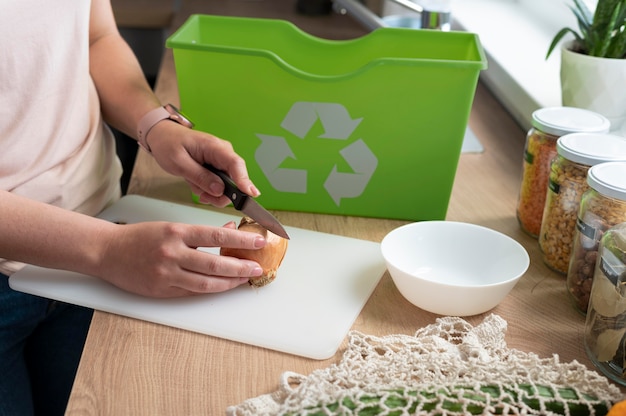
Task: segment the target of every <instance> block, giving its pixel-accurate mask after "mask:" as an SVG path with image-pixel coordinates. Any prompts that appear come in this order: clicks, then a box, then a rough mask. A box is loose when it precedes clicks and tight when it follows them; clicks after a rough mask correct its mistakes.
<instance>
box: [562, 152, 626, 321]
mask: <svg viewBox="0 0 626 416" xmlns="http://www.w3.org/2000/svg"><path fill="white" fill-rule="evenodd" d="M587 183H588V184H589V189H588V190H587V191H586V192H585V193H584V194H583V196H582V199H581V201H580V208H579V210H578V218H577V220H576V231H575V233H574V243H573V246H572V253H571V256H570V263H569V268H568V270H567V289H568V291H569V293H570V295H571V296H572V299H573V301H574V305H575V306H576V308H577V309H578V310H579V311H580V312H581V313H583V314H585V313H587V307H588V305H589V296H590V294H591V285H592V283H593V275H594V271H595V267H596V260H597V258H598V247H599V245H600V240H601V238H602V236H603V234H604V233H605V232H606V231H607V230H608V229H609V228H611V227H612V226H614V225H616V224H619V223H622V222H626V162H605V163H600V164H599V165H595V166H593V167H591V168H590V169H589V171H588V172H587Z"/></svg>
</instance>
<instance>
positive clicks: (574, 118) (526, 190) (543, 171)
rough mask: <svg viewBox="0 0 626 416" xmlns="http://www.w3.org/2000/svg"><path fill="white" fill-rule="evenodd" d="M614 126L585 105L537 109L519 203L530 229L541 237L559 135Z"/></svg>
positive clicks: (523, 223) (526, 227) (519, 214)
mask: <svg viewBox="0 0 626 416" xmlns="http://www.w3.org/2000/svg"><path fill="white" fill-rule="evenodd" d="M610 126H611V123H610V122H609V120H608V119H607V118H606V117H604V116H602V115H600V114H598V113H595V112H593V111H589V110H585V109H582V108H573V107H548V108H542V109H539V110H536V111H535V112H533V114H532V128H531V129H530V130H529V131H528V134H527V135H526V145H525V148H524V158H523V174H522V184H521V187H520V193H519V199H518V203H517V219H518V221H519V223H520V226H521V228H522V229H523V230H524V231H525V232H526V233H528V234H529V235H531V236H533V237H538V236H539V232H540V231H541V220H542V218H543V210H544V207H545V202H546V191H547V188H548V178H549V176H550V163H551V162H552V159H554V157H555V156H556V142H557V140H558V138H559V137H561V136H564V135H566V134H570V133H608V131H609V128H610Z"/></svg>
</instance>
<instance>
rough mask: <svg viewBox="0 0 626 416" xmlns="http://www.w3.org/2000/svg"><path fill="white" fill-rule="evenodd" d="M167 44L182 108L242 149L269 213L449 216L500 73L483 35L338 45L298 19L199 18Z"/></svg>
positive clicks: (421, 34) (385, 32)
mask: <svg viewBox="0 0 626 416" xmlns="http://www.w3.org/2000/svg"><path fill="white" fill-rule="evenodd" d="M166 45H167V47H169V48H172V49H173V54H174V62H175V66H176V74H177V81H178V88H179V94H180V103H181V110H182V111H183V112H184V113H185V114H186V115H187V116H188V117H189V118H190V119H191V120H193V121H194V122H195V123H196V128H197V129H199V130H203V131H207V132H210V133H212V134H214V135H216V136H218V137H221V138H223V139H226V140H229V141H230V142H231V143H232V144H233V147H234V148H235V151H237V153H239V154H240V155H241V156H242V157H243V158H245V160H246V163H247V166H248V170H249V173H250V176H251V178H252V179H253V180H254V182H255V183H256V184H257V186H258V187H259V188H260V190H261V192H262V195H261V196H260V197H259V198H258V201H259V202H260V203H261V204H262V205H263V206H265V207H266V208H268V209H277V210H289V211H305V212H316V213H326V214H338V215H354V216H365V217H377V218H391V219H402V220H416V221H419V220H441V219H445V216H446V212H447V208H448V203H449V200H450V194H451V191H452V185H453V183H454V177H455V173H456V168H457V164H458V159H459V156H460V153H461V146H462V144H463V138H464V134H465V129H466V125H467V120H468V117H469V112H470V109H471V105H472V101H473V98H474V92H475V90H476V84H477V82H478V76H479V73H480V70H482V69H485V68H486V67H487V61H486V58H485V55H484V52H483V49H482V47H481V45H480V42H479V39H478V36H477V35H475V34H472V33H466V32H440V31H434V30H413V29H402V28H380V29H376V30H375V31H373V32H371V33H368V34H367V35H365V36H363V37H360V38H356V39H350V40H327V39H321V38H318V37H315V36H312V35H310V34H307V33H305V32H303V31H301V30H300V29H298V28H297V27H296V26H294V25H293V24H291V23H290V22H287V21H284V20H277V19H259V18H241V17H227V16H213V15H193V16H191V17H190V18H189V19H188V20H187V21H186V22H185V23H184V24H183V25H182V26H181V27H180V28H179V29H178V30H177V31H176V32H175V33H174V34H173V35H172V36H170V37H169V38H168V40H167V42H166Z"/></svg>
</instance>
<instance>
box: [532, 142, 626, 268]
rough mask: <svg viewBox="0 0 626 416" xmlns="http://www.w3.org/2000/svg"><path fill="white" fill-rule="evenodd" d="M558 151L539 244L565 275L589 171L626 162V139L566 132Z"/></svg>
mask: <svg viewBox="0 0 626 416" xmlns="http://www.w3.org/2000/svg"><path fill="white" fill-rule="evenodd" d="M556 151H557V156H556V158H554V160H553V161H552V164H551V165H550V177H549V179H548V190H547V194H546V202H545V207H544V211H543V219H542V221H541V231H540V233H539V247H540V248H541V252H542V255H543V260H544V262H545V263H546V265H548V267H550V268H551V269H553V270H555V271H557V272H559V273H562V274H564V275H565V274H567V269H568V266H569V260H570V253H571V250H572V242H573V241H574V231H575V230H576V217H577V216H578V208H579V205H580V199H581V198H582V196H583V193H584V192H585V191H587V189H588V188H589V185H588V184H587V171H588V170H589V168H590V167H591V166H594V165H597V164H599V163H603V162H610V161H626V138H624V137H621V136H616V135H611V134H599V133H572V134H566V135H565V136H562V137H560V138H559V139H558V140H557V144H556Z"/></svg>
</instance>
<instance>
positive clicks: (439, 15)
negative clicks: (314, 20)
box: [334, 0, 452, 31]
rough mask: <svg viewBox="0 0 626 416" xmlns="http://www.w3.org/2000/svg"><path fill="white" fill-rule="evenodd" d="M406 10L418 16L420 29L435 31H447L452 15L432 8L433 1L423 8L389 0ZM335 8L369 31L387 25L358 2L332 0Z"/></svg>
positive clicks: (447, 10) (406, 0) (408, 1)
mask: <svg viewBox="0 0 626 416" xmlns="http://www.w3.org/2000/svg"><path fill="white" fill-rule="evenodd" d="M390 1H392V2H394V3H396V4H398V5H400V6H402V7H404V8H406V9H409V10H411V11H413V12H415V13H418V14H419V15H420V20H421V26H420V28H422V29H436V30H443V31H448V30H450V24H451V21H452V13H451V12H450V8H449V7H444V8H441V7H436V6H433V5H432V3H435V2H433V1H428V2H427V3H428V4H429V6H427V7H424V6H421V5H419V4H418V3H415V2H413V1H411V0H390ZM334 4H335V6H336V7H337V6H338V7H339V9H343V10H342V11H343V12H344V13H349V14H350V15H352V16H353V17H354V18H355V19H357V20H359V21H360V22H361V24H363V25H364V26H365V27H366V28H368V29H370V30H374V29H377V28H379V27H386V26H388V24H387V23H386V22H385V20H384V19H382V18H380V17H379V16H377V15H376V14H375V13H374V12H372V11H371V10H370V9H368V8H367V7H366V6H365V5H363V3H361V2H360V1H358V0H334Z"/></svg>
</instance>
